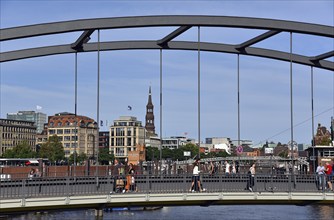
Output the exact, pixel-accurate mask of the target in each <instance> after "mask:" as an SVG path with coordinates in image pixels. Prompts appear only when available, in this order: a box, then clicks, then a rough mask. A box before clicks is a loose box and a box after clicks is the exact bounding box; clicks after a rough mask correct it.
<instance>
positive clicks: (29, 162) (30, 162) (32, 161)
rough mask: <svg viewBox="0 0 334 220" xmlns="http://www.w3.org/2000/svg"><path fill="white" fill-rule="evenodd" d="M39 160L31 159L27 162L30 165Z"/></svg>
mask: <svg viewBox="0 0 334 220" xmlns="http://www.w3.org/2000/svg"><path fill="white" fill-rule="evenodd" d="M38 163H39V162H38V160H29V161H27V162H26V165H29V164H38Z"/></svg>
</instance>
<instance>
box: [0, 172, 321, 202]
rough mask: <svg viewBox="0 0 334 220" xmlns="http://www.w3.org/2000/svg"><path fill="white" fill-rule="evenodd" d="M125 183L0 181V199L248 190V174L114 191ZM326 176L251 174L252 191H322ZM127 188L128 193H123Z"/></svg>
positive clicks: (173, 178)
mask: <svg viewBox="0 0 334 220" xmlns="http://www.w3.org/2000/svg"><path fill="white" fill-rule="evenodd" d="M117 179H122V180H123V182H124V184H125V185H126V183H127V179H128V178H127V176H98V177H92V176H81V177H41V178H24V179H14V180H5V181H1V182H0V189H1V190H0V199H4V198H8V199H9V198H33V197H57V196H78V195H99V194H101V195H106V194H110V193H111V194H114V193H116V192H117V191H118V192H119V193H190V192H198V193H200V192H209V193H210V192H250V189H249V183H250V181H251V178H250V176H249V175H247V174H235V175H225V174H216V175H208V174H203V175H201V176H200V182H201V189H202V190H201V191H200V190H198V191H197V190H196V189H198V187H195V188H194V189H191V185H192V175H187V174H186V175H135V176H134V179H135V180H134V184H133V187H130V190H129V191H127V190H126V189H125V188H126V187H125V186H124V188H122V189H121V190H117V188H118V187H117V186H116V180H117ZM326 182H327V180H325V178H320V177H319V176H316V175H286V174H282V175H264V174H257V175H255V176H254V186H252V191H254V192H325V190H326V187H325V186H326ZM125 191H127V192H125Z"/></svg>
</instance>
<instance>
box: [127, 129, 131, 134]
mask: <svg viewBox="0 0 334 220" xmlns="http://www.w3.org/2000/svg"><path fill="white" fill-rule="evenodd" d="M127 135H128V136H131V128H128V129H127Z"/></svg>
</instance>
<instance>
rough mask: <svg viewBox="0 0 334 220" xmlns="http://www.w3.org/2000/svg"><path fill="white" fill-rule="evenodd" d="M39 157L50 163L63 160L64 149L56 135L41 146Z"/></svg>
mask: <svg viewBox="0 0 334 220" xmlns="http://www.w3.org/2000/svg"><path fill="white" fill-rule="evenodd" d="M39 155H40V157H43V158H48V159H49V160H50V162H58V161H60V160H63V159H64V158H65V152H64V147H63V145H62V143H61V142H60V141H59V139H58V136H57V135H53V136H51V137H50V138H49V140H48V141H47V142H46V143H44V144H42V146H41V150H40V152H39Z"/></svg>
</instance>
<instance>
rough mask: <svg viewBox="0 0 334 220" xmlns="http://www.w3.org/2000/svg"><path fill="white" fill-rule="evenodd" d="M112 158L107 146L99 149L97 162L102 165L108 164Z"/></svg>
mask: <svg viewBox="0 0 334 220" xmlns="http://www.w3.org/2000/svg"><path fill="white" fill-rule="evenodd" d="M113 160H114V155H113V154H110V152H109V148H100V149H99V163H100V164H102V165H109V162H110V161H113Z"/></svg>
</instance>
